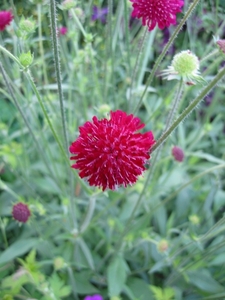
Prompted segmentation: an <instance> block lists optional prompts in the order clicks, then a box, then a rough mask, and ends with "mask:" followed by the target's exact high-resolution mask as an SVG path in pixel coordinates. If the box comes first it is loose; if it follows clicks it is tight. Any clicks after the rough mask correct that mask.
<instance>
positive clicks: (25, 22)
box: [19, 18, 35, 33]
mask: <svg viewBox="0 0 225 300" xmlns="http://www.w3.org/2000/svg"><path fill="white" fill-rule="evenodd" d="M19 28H20V30H22V31H23V32H25V33H31V32H33V31H34V30H35V22H34V21H32V20H30V19H24V18H22V19H21V20H20V22H19Z"/></svg>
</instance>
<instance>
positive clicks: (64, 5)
mask: <svg viewBox="0 0 225 300" xmlns="http://www.w3.org/2000/svg"><path fill="white" fill-rule="evenodd" d="M75 5H76V3H75V1H73V0H65V1H63V2H62V5H61V6H60V7H61V8H62V9H64V10H69V9H71V8H73V7H75Z"/></svg>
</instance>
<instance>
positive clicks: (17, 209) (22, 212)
mask: <svg viewBox="0 0 225 300" xmlns="http://www.w3.org/2000/svg"><path fill="white" fill-rule="evenodd" d="M30 215H31V213H30V210H29V207H28V206H27V205H26V204H24V203H22V202H19V203H16V204H15V205H13V209H12V216H13V218H14V219H15V220H17V221H19V222H22V223H26V222H27V221H28V219H29V217H30Z"/></svg>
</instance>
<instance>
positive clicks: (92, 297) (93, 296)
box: [84, 294, 104, 300]
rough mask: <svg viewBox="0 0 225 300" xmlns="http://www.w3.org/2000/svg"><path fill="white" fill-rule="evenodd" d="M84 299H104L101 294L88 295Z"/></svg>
mask: <svg viewBox="0 0 225 300" xmlns="http://www.w3.org/2000/svg"><path fill="white" fill-rule="evenodd" d="M84 300H104V299H103V298H102V296H101V295H98V294H96V295H92V296H86V297H85V298H84Z"/></svg>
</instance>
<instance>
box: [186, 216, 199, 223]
mask: <svg viewBox="0 0 225 300" xmlns="http://www.w3.org/2000/svg"><path fill="white" fill-rule="evenodd" d="M188 219H189V221H190V222H191V223H192V224H193V225H198V224H199V223H200V219H199V217H198V216H197V215H191V216H189V217H188Z"/></svg>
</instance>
